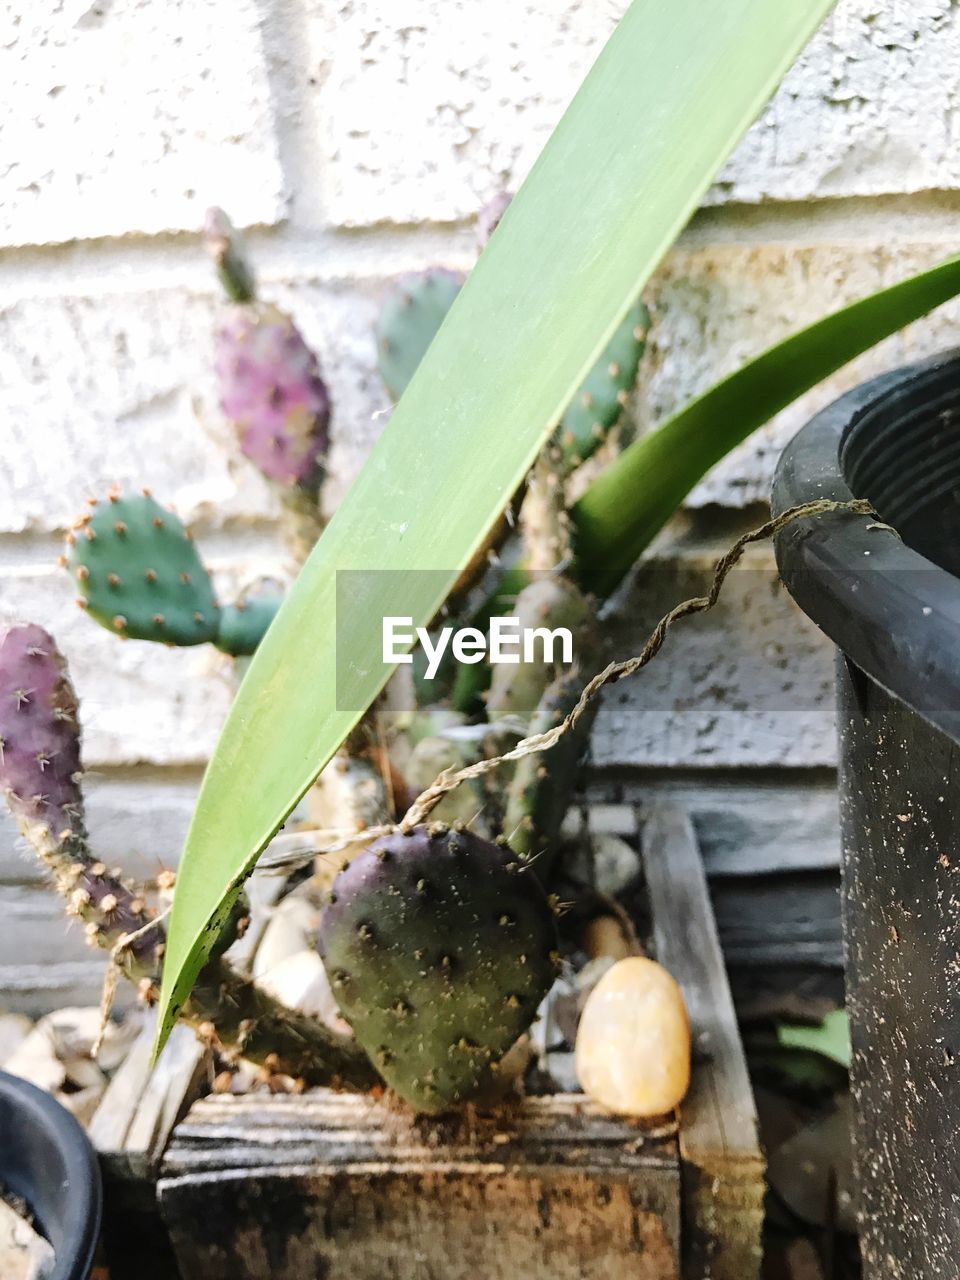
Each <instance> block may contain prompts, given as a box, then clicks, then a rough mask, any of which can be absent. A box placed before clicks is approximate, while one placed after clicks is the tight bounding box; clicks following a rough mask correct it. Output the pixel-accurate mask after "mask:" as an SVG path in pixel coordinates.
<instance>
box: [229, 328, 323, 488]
mask: <svg viewBox="0 0 960 1280" xmlns="http://www.w3.org/2000/svg"><path fill="white" fill-rule="evenodd" d="M216 369H217V377H218V379H219V382H220V400H221V405H222V407H223V411H224V413H225V414H226V415H227V417H228V418H229V419H230V420H231V422H233V424H234V426H235V428H236V432H237V436H238V438H239V441H240V448H241V449H242V450H243V452H244V453H245V454H246V456H247V457H248V458H249V459H250V460H251V461H252V462H254V463H255V464H256V465H257V467H259V469H260V471H262V473H263V474H264V475H265V476H266V477H267V478H268V479H269V480H274V481H276V483H277V484H280V485H285V486H288V487H290V488H295V487H299V488H302V489H307V490H314V489H316V487H317V486H318V485H319V482H320V479H321V477H322V474H323V463H324V459H325V458H326V455H327V450H328V448H329V445H330V396H329V393H328V391H327V388H326V384H325V383H324V381H323V378H322V377H321V376H320V366H319V364H318V363H317V358H316V356H315V355H314V354H313V352H312V351H311V350H310V348H309V347H308V346H307V344H306V343H305V342H304V340H303V338H302V337H301V336H300V331H299V329H298V328H297V326H296V325H295V324H294V323H293V321H292V320H291V319H290V317H289V316H286V315H284V313H283V312H282V311H280V310H279V308H277V307H274V306H270V305H268V304H266V303H250V304H247V305H245V306H235V307H233V308H231V310H230V311H229V313H228V314H227V316H226V318H225V320H224V322H223V324H222V326H221V328H220V331H219V333H218V335H217V347H216Z"/></svg>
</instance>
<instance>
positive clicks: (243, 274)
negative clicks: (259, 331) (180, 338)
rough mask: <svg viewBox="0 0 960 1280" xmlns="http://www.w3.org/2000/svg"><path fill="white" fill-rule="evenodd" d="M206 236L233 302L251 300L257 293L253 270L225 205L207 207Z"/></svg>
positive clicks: (208, 250)
mask: <svg viewBox="0 0 960 1280" xmlns="http://www.w3.org/2000/svg"><path fill="white" fill-rule="evenodd" d="M203 239H204V243H205V245H206V248H207V252H208V253H209V254H210V257H211V258H212V259H213V262H214V265H215V266H216V268H217V275H218V276H219V277H220V283H221V284H222V285H223V287H224V289H225V290H226V292H227V295H228V297H230V298H232V299H233V301H234V302H252V301H253V299H254V296H255V295H256V280H255V278H254V274H253V270H252V269H251V266H250V263H249V260H248V259H247V255H246V253H245V252H244V248H243V243H242V241H241V239H240V236H239V235H238V234H237V232H236V230H235V229H234V226H233V223H232V222H231V221H230V219H229V218H228V217H227V215H226V214H225V213H224V211H223V210H222V209H218V208H216V207H214V208H212V209H208V210H207V216H206V218H205V219H204V223H203Z"/></svg>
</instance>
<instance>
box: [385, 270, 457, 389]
mask: <svg viewBox="0 0 960 1280" xmlns="http://www.w3.org/2000/svg"><path fill="white" fill-rule="evenodd" d="M462 285H463V276H462V275H459V274H458V273H457V272H455V271H445V270H443V269H441V268H436V269H435V270H433V271H424V272H422V273H421V274H420V275H413V276H408V277H407V278H406V279H405V280H402V281H401V282H400V283H399V284H398V285H397V286H396V288H395V289H394V290H393V291H392V292H391V293H390V294H389V295H388V296H387V299H386V301H385V302H384V304H383V307H382V309H381V311H380V316H379V319H378V321H377V353H378V357H379V362H380V376H381V378H382V379H383V384H384V386H385V387H386V388H387V391H388V392H389V393H390V396H391V398H392V399H393V400H399V399H400V397H401V395H403V393H404V391H405V390H406V388H407V384H408V383H409V381H410V379H411V378H412V377H413V375H414V374H415V373H416V371H417V366H418V365H419V364H420V361H421V360H422V359H423V357H424V356H425V355H426V353H427V347H429V346H430V343H431V342H432V341H433V339H434V338H435V337H436V334H437V330H438V329H439V328H440V326H441V324H442V323H443V321H444V318H445V316H446V314H447V312H448V311H449V310H450V308H451V307H452V306H453V300H454V298H456V296H457V294H458V293H459V292H460V289H461V287H462Z"/></svg>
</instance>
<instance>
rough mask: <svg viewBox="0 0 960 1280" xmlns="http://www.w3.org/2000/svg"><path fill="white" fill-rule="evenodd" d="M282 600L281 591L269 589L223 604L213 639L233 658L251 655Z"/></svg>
mask: <svg viewBox="0 0 960 1280" xmlns="http://www.w3.org/2000/svg"><path fill="white" fill-rule="evenodd" d="M282 603H283V595H282V594H281V592H279V591H277V590H276V589H273V588H267V589H264V590H263V591H257V592H251V593H250V594H249V595H247V596H245V597H244V598H242V599H240V600H238V601H237V602H236V603H235V604H230V605H226V606H224V608H223V609H221V611H220V625H219V627H218V628H217V635H216V640H215V641H214V643H215V644H216V646H217V648H218V649H222V650H223V652H224V653H229V654H230V655H231V656H232V657H234V658H248V657H249V656H250V655H251V654H252V653H253V652H254V650H255V649H256V647H257V645H258V644H259V643H260V641H261V640H262V639H263V637H264V635H265V634H266V630H267V627H269V626H270V623H271V622H272V621H273V620H274V618H275V617H276V616H277V611H278V610H279V608H280V606H281V604H282Z"/></svg>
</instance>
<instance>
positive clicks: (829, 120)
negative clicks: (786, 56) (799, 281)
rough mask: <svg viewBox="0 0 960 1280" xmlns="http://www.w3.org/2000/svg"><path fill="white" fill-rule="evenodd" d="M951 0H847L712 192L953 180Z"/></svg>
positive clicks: (870, 189) (959, 50) (955, 33)
mask: <svg viewBox="0 0 960 1280" xmlns="http://www.w3.org/2000/svg"><path fill="white" fill-rule="evenodd" d="M958 65H960V21H958V11H957V6H956V5H955V4H954V3H953V0H841V2H840V4H838V6H837V8H836V10H835V12H834V14H833V16H832V17H831V18H829V19H828V20H827V22H826V23H825V24H824V26H823V27H822V29H821V30H820V32H819V33H818V34H817V36H815V37H814V39H813V40H812V41H811V43H810V45H809V46H808V47H807V49H806V50H805V52H804V53H803V54H802V55H801V56H800V58H799V59H798V60H797V62H796V64H795V65H794V66H793V68H792V69H791V71H790V72H789V73H788V74H787V76H786V78H785V80H784V82H783V84H782V85H781V87H780V90H779V92H778V93H777V95H776V97H775V98H774V100H773V102H772V103H771V104H770V106H769V108H768V109H767V111H766V112H765V114H764V115H763V116H762V118H761V119H760V120H759V121H758V122H757V124H756V125H755V126H754V128H753V129H751V131H750V132H749V134H748V135H747V137H746V138H745V139H744V140H743V142H742V143H741V145H740V147H739V148H738V150H737V152H736V153H735V155H734V156H733V158H732V159H731V161H730V163H729V164H728V165H727V167H726V169H725V170H724V172H723V174H722V175H721V180H720V182H719V183H718V184H717V186H716V187H715V188H714V190H713V192H712V193H711V195H710V199H709V202H710V203H720V202H722V201H725V200H739V201H747V202H751V203H755V202H759V201H761V200H770V199H772V200H808V199H820V198H824V197H831V196H874V195H887V194H891V193H894V192H897V193H899V192H913V191H929V190H956V189H957V188H958V186H960V156H958V154H957V114H956V113H957V108H958V99H957V89H956V69H957V66H958Z"/></svg>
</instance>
